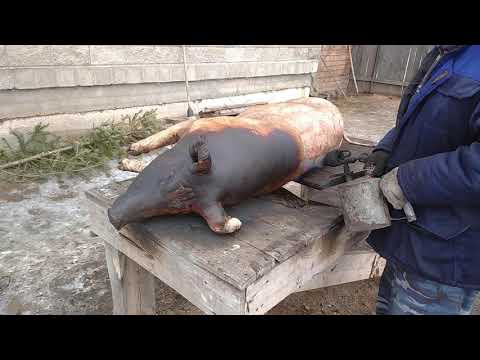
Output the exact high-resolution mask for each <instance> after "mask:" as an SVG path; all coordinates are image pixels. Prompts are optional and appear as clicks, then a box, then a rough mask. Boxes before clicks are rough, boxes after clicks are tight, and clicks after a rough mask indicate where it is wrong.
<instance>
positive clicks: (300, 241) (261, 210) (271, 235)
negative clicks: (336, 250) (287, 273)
mask: <svg viewBox="0 0 480 360" xmlns="http://www.w3.org/2000/svg"><path fill="white" fill-rule="evenodd" d="M279 193H282V196H281V197H280V196H276V195H268V196H265V197H264V198H263V199H265V200H266V201H263V202H257V203H254V202H250V201H249V202H248V203H246V204H245V205H244V208H243V209H244V210H246V211H245V214H247V215H244V218H243V219H242V221H243V223H244V225H243V226H245V228H248V229H250V230H252V234H251V236H248V237H245V238H244V241H246V242H247V243H249V244H250V245H252V246H254V247H255V248H257V249H259V250H261V251H263V252H265V253H267V254H269V255H270V256H272V257H273V258H274V259H275V260H276V261H277V262H279V263H281V262H283V261H285V260H286V259H288V258H289V257H291V256H292V255H294V254H296V253H297V252H299V251H301V250H302V249H304V248H305V247H307V246H308V245H309V244H310V243H311V242H312V241H315V240H316V239H318V238H320V237H322V236H324V235H325V234H327V233H328V232H329V231H330V230H331V229H332V228H333V227H334V226H335V225H337V224H338V223H340V222H341V221H342V218H341V214H340V212H339V211H338V210H336V209H334V208H331V207H326V206H312V205H306V203H305V202H304V201H302V200H300V199H297V197H296V196H294V195H292V194H290V193H288V192H287V191H286V190H284V191H281V192H279Z"/></svg>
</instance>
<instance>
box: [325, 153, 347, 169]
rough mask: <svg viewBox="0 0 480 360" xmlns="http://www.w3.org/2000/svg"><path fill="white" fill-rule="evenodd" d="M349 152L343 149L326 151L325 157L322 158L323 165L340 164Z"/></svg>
mask: <svg viewBox="0 0 480 360" xmlns="http://www.w3.org/2000/svg"><path fill="white" fill-rule="evenodd" d="M348 155H349V154H348V153H347V152H345V151H342V150H333V151H330V152H329V153H327V155H325V157H324V158H323V165H325V166H340V165H342V164H343V162H342V161H343V160H345V158H346V157H347V156H348Z"/></svg>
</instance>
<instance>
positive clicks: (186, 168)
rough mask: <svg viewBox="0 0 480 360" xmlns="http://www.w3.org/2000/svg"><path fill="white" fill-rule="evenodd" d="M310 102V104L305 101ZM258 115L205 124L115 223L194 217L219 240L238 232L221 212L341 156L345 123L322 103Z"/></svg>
mask: <svg viewBox="0 0 480 360" xmlns="http://www.w3.org/2000/svg"><path fill="white" fill-rule="evenodd" d="M306 100H308V99H306ZM315 100H321V101H316V103H313V104H311V103H309V102H308V101H304V102H299V101H297V102H288V103H281V104H270V105H263V106H257V107H253V108H251V109H249V110H247V111H245V112H244V113H242V114H240V115H239V116H236V117H217V118H209V119H200V120H197V121H195V122H193V123H192V124H191V126H190V127H189V129H188V130H187V131H186V132H185V134H184V135H183V137H181V138H180V140H179V141H178V142H177V144H176V145H175V146H174V147H173V148H172V149H170V150H168V151H166V152H164V153H163V154H161V155H159V156H158V157H157V158H156V159H155V160H154V161H152V162H151V163H150V164H149V165H148V166H147V167H146V168H145V169H144V170H143V171H142V172H141V173H140V174H139V175H138V176H137V178H136V179H135V180H134V181H133V182H132V184H131V185H130V187H129V188H128V190H127V191H126V192H125V193H124V194H122V195H121V196H120V197H119V198H117V200H116V201H115V202H114V204H113V205H112V207H111V208H110V209H109V217H110V221H111V223H112V224H113V225H114V226H115V227H116V228H117V229H120V228H121V227H122V226H124V225H125V224H128V223H131V222H137V221H141V220H143V219H146V218H150V217H152V216H158V215H164V214H182V213H197V214H199V215H201V216H202V217H203V218H204V219H205V220H206V221H207V223H208V225H209V226H210V228H211V229H212V230H213V231H214V232H216V233H230V232H233V231H236V230H238V229H239V228H240V225H241V222H240V221H239V220H238V219H232V218H230V217H229V216H228V215H227V214H226V212H225V210H224V208H223V206H224V205H233V204H236V203H239V202H241V201H243V200H245V199H247V198H249V197H251V196H253V195H258V194H262V193H268V192H272V191H274V190H276V189H278V188H280V187H281V186H283V185H284V184H286V183H287V182H289V181H291V180H293V179H295V178H297V177H298V176H300V175H302V174H303V173H304V172H306V171H308V170H309V169H310V168H311V167H313V166H321V159H322V158H323V156H324V155H325V154H326V153H327V152H329V151H331V150H333V149H335V148H338V147H339V146H340V144H341V141H342V137H343V123H342V118H341V115H340V113H339V112H338V110H337V109H336V107H335V106H334V105H333V104H331V103H330V102H328V101H326V100H323V99H315Z"/></svg>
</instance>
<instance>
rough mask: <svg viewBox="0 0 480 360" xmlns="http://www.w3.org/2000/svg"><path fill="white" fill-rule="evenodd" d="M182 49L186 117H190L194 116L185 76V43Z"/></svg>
mask: <svg viewBox="0 0 480 360" xmlns="http://www.w3.org/2000/svg"><path fill="white" fill-rule="evenodd" d="M182 50H183V71H184V73H185V91H186V92H187V102H188V110H187V117H189V118H191V117H193V116H194V113H193V110H192V107H191V101H190V91H189V90H190V89H189V87H188V76H187V56H186V53H185V45H182Z"/></svg>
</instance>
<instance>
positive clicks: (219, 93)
mask: <svg viewBox="0 0 480 360" xmlns="http://www.w3.org/2000/svg"><path fill="white" fill-rule="evenodd" d="M320 53H323V54H324V56H326V59H327V61H328V62H329V63H330V64H331V65H332V66H333V68H334V70H335V71H337V70H338V69H337V68H339V67H340V62H341V61H343V60H344V56H343V55H342V51H341V47H336V46H331V45H326V46H187V47H186V57H187V63H188V72H187V76H188V79H189V82H190V95H191V99H192V100H193V101H194V109H195V110H196V111H200V110H202V108H205V107H211V106H219V105H229V104H235V105H236V104H239V103H249V102H257V101H259V99H263V100H262V101H270V102H272V101H285V100H288V99H289V98H295V97H301V96H308V95H309V93H310V87H311V83H312V78H314V77H315V76H314V75H315V74H316V72H317V68H319V55H320ZM342 56H343V57H342ZM342 59H343V60H342ZM319 80H321V81H320V82H319ZM322 82H323V75H322V74H321V73H319V76H317V77H316V83H317V85H318V84H319V83H322ZM330 85H331V83H330V82H328V81H326V82H325V87H324V88H322V90H324V91H330V90H329V89H331V86H330ZM152 107H153V108H157V109H158V110H159V111H160V113H161V115H164V116H178V115H185V113H186V109H187V103H186V92H185V86H184V69H183V52H182V48H181V47H180V46H152V45H150V46H127V45H122V46H106V45H55V46H52V45H35V46H34V45H25V46H17V45H15V46H14V45H0V135H2V134H6V133H8V131H9V129H10V128H18V127H30V126H31V125H32V124H33V123H35V122H38V121H40V120H41V121H43V122H48V123H50V124H51V128H52V127H53V128H58V129H62V128H69V129H72V130H73V129H82V128H90V127H91V126H92V124H93V122H94V121H95V120H97V122H98V120H99V119H105V117H106V116H107V114H108V116H111V117H113V118H120V117H121V116H122V115H125V114H129V113H133V112H135V111H138V109H142V108H149V109H150V108H152ZM106 120H108V119H106Z"/></svg>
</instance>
